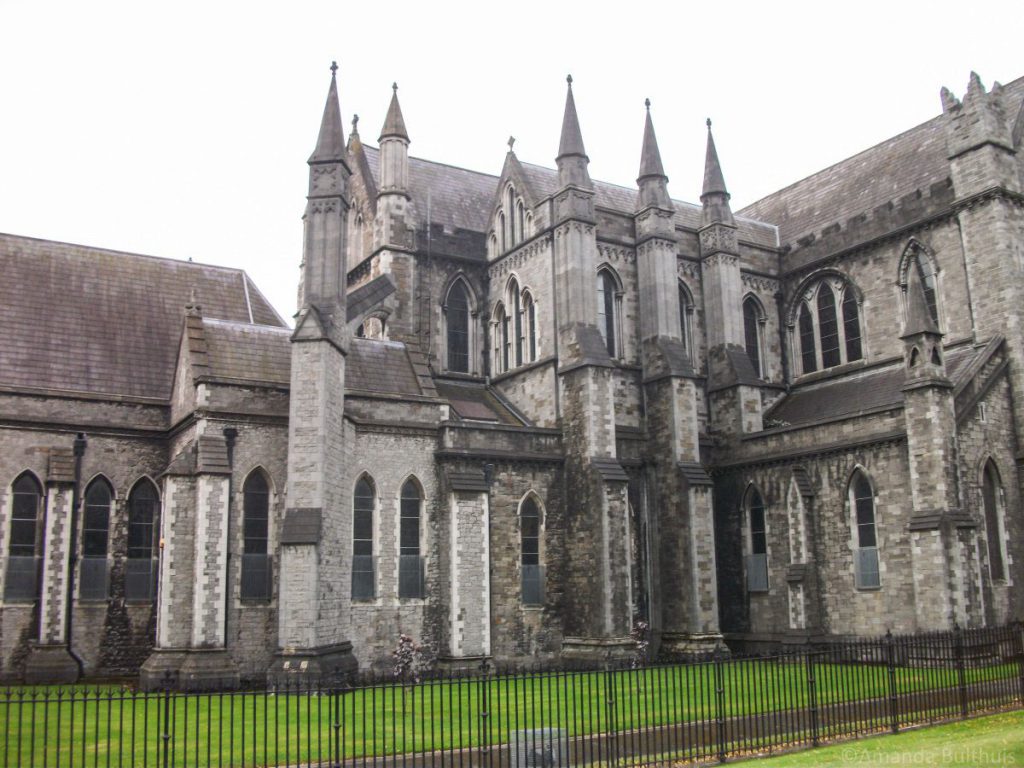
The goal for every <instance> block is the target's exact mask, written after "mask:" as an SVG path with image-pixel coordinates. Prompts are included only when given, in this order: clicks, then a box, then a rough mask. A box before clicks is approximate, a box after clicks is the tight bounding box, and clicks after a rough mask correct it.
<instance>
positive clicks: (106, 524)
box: [82, 480, 113, 557]
mask: <svg viewBox="0 0 1024 768" xmlns="http://www.w3.org/2000/svg"><path fill="white" fill-rule="evenodd" d="M112 499H113V493H112V492H111V490H110V485H109V484H108V483H107V482H106V481H105V480H94V481H93V482H92V483H90V484H89V487H88V488H87V489H86V491H85V518H84V520H83V521H82V556H83V557H106V556H107V539H108V538H109V537H108V535H107V534H108V531H109V529H110V502H111V501H112Z"/></svg>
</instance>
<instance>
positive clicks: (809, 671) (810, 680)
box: [804, 649, 818, 746]
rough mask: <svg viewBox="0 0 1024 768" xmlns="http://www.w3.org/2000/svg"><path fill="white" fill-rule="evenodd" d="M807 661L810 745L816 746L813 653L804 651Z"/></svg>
mask: <svg viewBox="0 0 1024 768" xmlns="http://www.w3.org/2000/svg"><path fill="white" fill-rule="evenodd" d="M804 658H805V659H806V660H807V700H808V703H809V704H810V709H811V743H812V744H813V745H814V746H818V684H817V681H816V680H815V678H814V653H813V651H811V650H810V649H808V650H807V651H806V655H805V656H804Z"/></svg>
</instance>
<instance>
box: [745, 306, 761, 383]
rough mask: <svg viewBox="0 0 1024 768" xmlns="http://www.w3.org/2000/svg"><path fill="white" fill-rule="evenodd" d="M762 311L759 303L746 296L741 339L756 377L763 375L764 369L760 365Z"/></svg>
mask: <svg viewBox="0 0 1024 768" xmlns="http://www.w3.org/2000/svg"><path fill="white" fill-rule="evenodd" d="M763 317H764V313H763V312H762V311H761V305H760V304H758V302H757V299H755V298H754V297H753V296H748V297H747V298H746V299H744V301H743V341H744V346H745V347H746V350H747V357H749V358H750V364H751V365H752V366H753V368H754V375H755V376H757V377H758V378H760V377H763V376H764V369H763V368H762V366H761V361H762V355H761V344H762V340H761V324H762V319H763Z"/></svg>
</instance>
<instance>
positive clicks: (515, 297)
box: [508, 278, 526, 366]
mask: <svg viewBox="0 0 1024 768" xmlns="http://www.w3.org/2000/svg"><path fill="white" fill-rule="evenodd" d="M508 293H509V296H508V300H509V303H510V304H511V305H512V322H513V324H514V325H513V334H512V335H513V339H514V341H515V364H516V366H520V365H522V364H523V342H524V341H525V340H526V339H525V338H524V336H523V313H522V306H521V305H520V301H521V298H522V297H521V296H520V294H519V283H517V282H516V280H515V278H513V279H511V280H509V282H508Z"/></svg>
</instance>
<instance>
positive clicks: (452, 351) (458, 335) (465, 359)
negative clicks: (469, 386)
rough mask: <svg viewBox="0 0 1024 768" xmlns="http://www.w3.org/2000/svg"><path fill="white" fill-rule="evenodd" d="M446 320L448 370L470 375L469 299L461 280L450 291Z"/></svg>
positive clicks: (446, 305) (446, 307) (446, 306)
mask: <svg viewBox="0 0 1024 768" xmlns="http://www.w3.org/2000/svg"><path fill="white" fill-rule="evenodd" d="M445 320H446V322H447V323H448V370H449V371H456V372H458V373H469V297H468V296H467V295H466V286H465V285H464V284H463V282H462V281H461V280H457V281H456V282H455V283H454V284H453V285H452V288H451V290H450V291H448V301H447V302H446V304H445Z"/></svg>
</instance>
